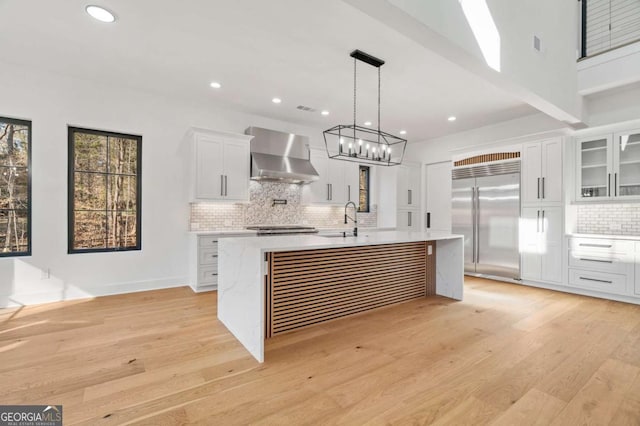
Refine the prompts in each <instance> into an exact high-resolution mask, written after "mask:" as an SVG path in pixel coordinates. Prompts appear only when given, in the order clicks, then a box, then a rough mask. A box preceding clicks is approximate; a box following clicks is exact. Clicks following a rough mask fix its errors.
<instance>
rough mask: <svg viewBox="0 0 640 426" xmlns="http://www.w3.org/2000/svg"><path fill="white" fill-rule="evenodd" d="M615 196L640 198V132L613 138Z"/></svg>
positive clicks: (613, 186)
mask: <svg viewBox="0 0 640 426" xmlns="http://www.w3.org/2000/svg"><path fill="white" fill-rule="evenodd" d="M613 162H614V170H613V183H612V188H613V189H612V191H613V194H612V195H613V196H615V197H618V198H627V199H628V198H640V130H636V131H632V132H625V133H616V134H615V135H614V137H613Z"/></svg>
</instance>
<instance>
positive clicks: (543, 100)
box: [345, 0, 583, 123]
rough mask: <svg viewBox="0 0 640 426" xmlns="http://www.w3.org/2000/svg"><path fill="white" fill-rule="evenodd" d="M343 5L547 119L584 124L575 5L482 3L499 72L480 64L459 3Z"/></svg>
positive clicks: (526, 0) (535, 0)
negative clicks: (537, 43) (495, 39)
mask: <svg viewBox="0 0 640 426" xmlns="http://www.w3.org/2000/svg"><path fill="white" fill-rule="evenodd" d="M345 1H347V2H348V3H350V4H352V5H354V6H355V7H357V8H359V9H361V10H362V11H364V12H366V13H368V14H370V15H371V16H374V17H376V18H378V19H379V20H380V21H381V22H383V23H384V24H386V25H389V26H392V27H394V28H395V29H396V30H398V31H400V32H401V33H403V34H405V35H406V36H408V37H410V38H412V39H413V40H415V41H417V42H418V43H421V44H422V45H424V46H425V47H427V48H428V49H431V50H433V51H435V52H436V53H438V54H440V55H442V56H443V57H445V58H447V59H449V60H450V61H452V62H454V63H456V64H458V65H460V66H462V67H464V68H465V69H468V70H470V71H472V72H474V73H476V74H477V75H479V76H481V77H483V78H485V79H487V80H488V81H490V82H491V83H493V84H495V85H496V86H498V87H500V88H502V89H504V90H506V91H509V92H510V93H511V94H513V95H514V96H515V97H517V98H519V99H521V100H523V101H524V102H527V103H529V104H530V105H532V106H534V107H535V108H538V109H539V110H541V111H544V112H546V113H547V114H549V115H551V116H553V117H554V118H556V119H558V120H561V121H566V122H570V123H580V122H581V121H583V102H582V97H581V96H580V95H579V94H578V83H577V71H576V69H577V68H576V59H577V37H576V34H577V33H578V21H579V9H578V7H579V5H578V3H577V2H575V1H566V0H562V1H558V0H518V1H514V0H486V5H487V6H488V9H489V12H490V14H491V17H492V18H493V22H494V23H495V27H496V28H497V31H498V33H499V37H500V46H499V50H500V61H499V62H500V66H499V72H498V71H494V69H491V68H490V67H489V66H488V65H487V63H486V62H485V59H484V56H483V54H482V51H481V49H480V46H479V44H478V42H477V41H476V37H475V36H474V34H473V31H472V29H471V27H470V25H469V22H468V21H467V18H466V17H465V14H464V11H463V8H462V6H461V2H460V1H456V0H429V1H425V0H345ZM469 1H470V2H471V1H475V2H477V4H483V3H484V0H469ZM472 15H474V16H478V14H472ZM480 26H481V27H486V25H485V24H484V23H481V25H480ZM534 35H536V36H538V38H540V39H541V41H542V49H541V51H537V50H535V49H534V48H533V36H534Z"/></svg>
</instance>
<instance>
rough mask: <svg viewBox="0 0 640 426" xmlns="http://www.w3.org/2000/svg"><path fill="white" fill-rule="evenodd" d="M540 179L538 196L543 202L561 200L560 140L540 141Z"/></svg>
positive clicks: (557, 201)
mask: <svg viewBox="0 0 640 426" xmlns="http://www.w3.org/2000/svg"><path fill="white" fill-rule="evenodd" d="M541 176H542V181H541V182H540V186H541V191H540V196H541V199H542V201H544V202H553V203H560V202H562V140H561V139H553V140H550V141H545V142H542V175H541Z"/></svg>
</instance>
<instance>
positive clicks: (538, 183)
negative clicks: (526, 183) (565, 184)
mask: <svg viewBox="0 0 640 426" xmlns="http://www.w3.org/2000/svg"><path fill="white" fill-rule="evenodd" d="M539 199H540V178H538V200H539Z"/></svg>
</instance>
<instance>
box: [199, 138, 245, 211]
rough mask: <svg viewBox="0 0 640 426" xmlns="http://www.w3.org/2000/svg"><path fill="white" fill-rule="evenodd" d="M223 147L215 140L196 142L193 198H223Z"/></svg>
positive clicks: (200, 139) (201, 139) (202, 139)
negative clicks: (194, 192) (194, 191)
mask: <svg viewBox="0 0 640 426" xmlns="http://www.w3.org/2000/svg"><path fill="white" fill-rule="evenodd" d="M223 145H224V144H223V143H222V142H220V141H215V140H209V139H204V138H198V139H197V140H196V149H195V155H196V194H195V198H197V199H204V200H220V199H223V198H224V168H223V163H224V160H223V158H224V154H223ZM248 178H249V176H248V175H247V179H248Z"/></svg>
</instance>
